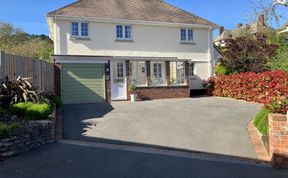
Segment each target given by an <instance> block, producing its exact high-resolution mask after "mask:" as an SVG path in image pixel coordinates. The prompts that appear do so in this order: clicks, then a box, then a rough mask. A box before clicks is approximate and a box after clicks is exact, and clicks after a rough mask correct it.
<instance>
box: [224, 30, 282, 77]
mask: <svg viewBox="0 0 288 178" xmlns="http://www.w3.org/2000/svg"><path fill="white" fill-rule="evenodd" d="M226 45H227V47H226V50H225V51H224V52H223V56H224V57H223V60H222V61H221V65H222V66H224V67H225V68H226V69H227V70H228V72H229V73H240V72H263V71H265V70H267V69H268V65H267V64H268V62H269V61H270V59H271V58H272V57H273V56H274V55H275V52H276V49H277V45H274V44H271V43H270V42H269V41H268V39H267V37H266V36H265V35H263V34H255V35H254V37H253V38H252V37H247V36H243V37H239V38H236V39H229V40H226Z"/></svg>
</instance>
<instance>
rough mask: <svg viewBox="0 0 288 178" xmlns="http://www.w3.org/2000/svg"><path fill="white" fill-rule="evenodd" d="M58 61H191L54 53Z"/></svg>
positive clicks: (171, 58)
mask: <svg viewBox="0 0 288 178" xmlns="http://www.w3.org/2000/svg"><path fill="white" fill-rule="evenodd" d="M52 58H53V59H54V60H55V62H57V63H108V61H109V60H110V61H114V60H129V61H190V59H179V58H177V57H141V56H88V55H53V56H52Z"/></svg>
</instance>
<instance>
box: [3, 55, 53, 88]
mask: <svg viewBox="0 0 288 178" xmlns="http://www.w3.org/2000/svg"><path fill="white" fill-rule="evenodd" d="M7 76H8V78H9V80H15V79H17V77H18V76H21V77H23V78H29V80H30V82H32V83H33V84H34V85H35V86H37V87H38V88H39V90H41V91H42V90H44V91H46V92H54V64H53V63H49V62H46V61H43V60H39V59H32V58H27V57H22V56H16V55H11V54H6V53H4V52H3V51H0V79H1V80H4V79H5V77H7Z"/></svg>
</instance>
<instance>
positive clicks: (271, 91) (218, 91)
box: [203, 71, 288, 108]
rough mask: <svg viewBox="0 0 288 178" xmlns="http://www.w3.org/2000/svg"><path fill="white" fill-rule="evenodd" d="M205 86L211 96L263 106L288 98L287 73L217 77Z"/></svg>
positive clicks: (272, 72) (271, 72) (248, 73)
mask: <svg viewBox="0 0 288 178" xmlns="http://www.w3.org/2000/svg"><path fill="white" fill-rule="evenodd" d="M203 85H204V87H206V89H207V92H208V94H209V95H213V96H220V97H229V98H234V99H239V100H245V101H250V102H258V103H263V104H270V103H272V102H274V101H280V100H283V98H288V72H287V71H267V72H263V73H254V72H247V73H240V74H233V75H217V76H216V77H212V78H209V79H208V80H207V81H204V83H203ZM284 108H285V107H284Z"/></svg>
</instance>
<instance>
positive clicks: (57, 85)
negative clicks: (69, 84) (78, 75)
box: [54, 63, 61, 96]
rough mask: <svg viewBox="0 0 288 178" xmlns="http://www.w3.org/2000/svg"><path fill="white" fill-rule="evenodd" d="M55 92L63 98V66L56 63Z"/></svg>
mask: <svg viewBox="0 0 288 178" xmlns="http://www.w3.org/2000/svg"><path fill="white" fill-rule="evenodd" d="M54 86H55V87H54V90H55V94H56V95H58V96H61V65H60V64H58V63H54Z"/></svg>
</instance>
